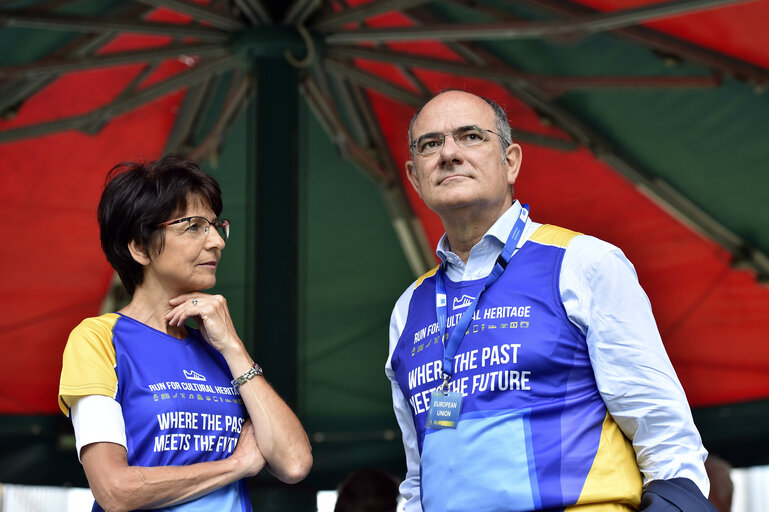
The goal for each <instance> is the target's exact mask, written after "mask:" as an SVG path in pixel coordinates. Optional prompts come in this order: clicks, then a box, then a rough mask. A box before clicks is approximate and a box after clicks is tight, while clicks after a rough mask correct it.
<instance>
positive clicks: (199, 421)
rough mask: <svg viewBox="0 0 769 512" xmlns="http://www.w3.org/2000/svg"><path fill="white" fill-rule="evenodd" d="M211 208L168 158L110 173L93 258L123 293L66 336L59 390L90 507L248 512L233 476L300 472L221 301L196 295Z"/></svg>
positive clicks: (207, 187) (285, 476) (190, 166)
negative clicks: (119, 302) (115, 307)
mask: <svg viewBox="0 0 769 512" xmlns="http://www.w3.org/2000/svg"><path fill="white" fill-rule="evenodd" d="M221 211H222V201H221V192H220V190H219V186H218V185H217V183H216V182H215V181H214V180H213V178H211V177H210V176H208V175H207V174H205V173H204V172H203V171H201V170H200V168H199V167H198V166H197V165H196V164H194V163H192V162H189V161H185V160H182V159H179V158H177V157H172V156H167V157H164V158H161V159H160V160H157V161H155V162H151V163H149V164H135V163H127V164H120V165H118V166H116V167H115V168H113V169H112V171H110V174H109V175H108V183H107V185H106V187H105V189H104V192H103V194H102V197H101V202H100V203H99V210H98V218H99V227H100V231H101V243H102V248H103V250H104V253H105V254H106V256H107V260H108V261H109V262H110V264H111V265H112V266H113V267H114V268H115V270H116V271H117V273H118V275H119V276H120V279H121V281H122V282H123V284H124V285H125V287H126V288H127V290H128V292H129V294H131V295H132V296H133V297H132V300H131V302H130V303H129V304H128V305H127V306H126V307H124V308H123V309H121V310H120V311H118V312H117V313H108V314H105V315H102V316H100V317H96V318H87V319H86V320H84V321H83V322H82V323H81V324H80V325H79V326H78V327H76V328H75V329H74V330H73V331H72V333H71V334H70V337H69V340H68V342H67V346H66V348H65V350H64V361H63V369H62V375H61V383H60V386H59V403H60V406H61V408H62V411H64V413H65V414H68V415H70V417H71V418H72V423H73V426H74V429H75V437H76V441H77V449H78V455H79V457H80V460H81V462H82V464H83V468H84V470H85V473H86V476H87V477H88V482H89V484H90V486H91V491H92V492H93V494H94V497H95V498H96V503H94V507H93V510H96V511H100V510H107V511H113V510H115V511H124V510H125V511H129V510H136V509H142V510H144V509H155V510H173V511H193V510H194V511H212V512H213V511H216V512H219V511H228V512H229V511H238V512H245V511H250V510H251V504H250V502H249V500H248V492H247V488H246V486H245V481H244V480H243V479H244V478H246V477H250V476H254V475H256V474H257V473H258V472H259V471H260V470H261V469H262V468H263V467H264V466H266V467H267V469H268V470H269V471H270V472H271V473H272V474H273V475H275V476H276V477H277V478H278V479H280V480H282V481H284V482H288V483H294V482H298V481H300V480H301V479H302V478H304V477H305V476H306V475H307V473H308V472H309V470H310V467H311V466H312V456H311V454H310V444H309V441H308V439H307V435H306V434H305V432H304V430H303V428H302V426H301V424H300V423H299V420H298V419H297V418H296V416H295V415H294V414H293V413H292V412H291V410H290V409H289V407H288V406H287V405H286V404H285V403H284V402H283V401H282V400H281V399H280V397H278V395H277V394H276V393H275V392H274V391H273V390H272V388H271V387H270V386H269V384H267V382H266V380H265V379H264V378H263V377H262V371H261V368H260V367H259V366H258V365H256V364H255V363H254V362H253V360H252V359H251V357H250V356H249V355H248V352H247V351H246V349H245V347H244V346H243V343H242V341H241V340H240V338H238V335H237V333H236V331H235V327H234V326H233V324H232V320H231V318H230V313H229V311H228V309H227V302H226V301H225V299H224V298H223V297H222V296H218V295H208V294H205V293H201V292H200V290H206V289H209V288H211V287H212V286H214V284H216V268H217V266H218V264H219V259H220V257H221V253H222V249H223V248H224V245H225V241H226V239H227V236H228V234H229V222H228V221H226V220H224V219H219V218H218V217H219V214H220V213H221ZM188 319H193V320H194V321H195V322H196V323H197V325H198V327H199V330H197V329H191V328H187V327H186V326H185V322H186V321H187V320H188ZM233 379H234V380H233Z"/></svg>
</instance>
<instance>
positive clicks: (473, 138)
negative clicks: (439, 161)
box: [411, 126, 510, 155]
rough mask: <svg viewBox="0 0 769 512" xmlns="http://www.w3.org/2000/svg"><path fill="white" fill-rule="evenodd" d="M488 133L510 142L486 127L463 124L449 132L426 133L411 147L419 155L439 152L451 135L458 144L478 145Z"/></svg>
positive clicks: (463, 145)
mask: <svg viewBox="0 0 769 512" xmlns="http://www.w3.org/2000/svg"><path fill="white" fill-rule="evenodd" d="M487 133H493V134H494V135H496V136H497V137H499V138H500V139H502V140H503V141H504V142H505V144H510V142H509V141H507V140H505V138H504V137H502V136H501V135H500V134H498V133H497V132H494V131H492V130H486V129H485V128H479V127H478V126H462V127H460V128H457V129H456V130H454V131H452V132H448V133H437V132H433V133H426V134H424V135H422V136H421V137H419V138H418V139H417V140H415V141H414V142H412V143H411V149H413V150H414V151H415V152H416V153H417V154H418V155H431V154H433V153H437V152H438V151H440V149H441V148H442V147H443V144H444V143H445V142H446V137H448V136H449V135H451V136H452V137H453V138H454V142H456V143H457V145H458V146H462V147H470V146H477V145H478V144H480V143H481V142H483V141H485V140H486V134H487Z"/></svg>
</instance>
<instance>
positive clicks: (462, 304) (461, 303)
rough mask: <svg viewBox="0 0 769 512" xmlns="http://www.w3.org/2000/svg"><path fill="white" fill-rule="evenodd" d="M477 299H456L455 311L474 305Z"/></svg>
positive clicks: (468, 297)
mask: <svg viewBox="0 0 769 512" xmlns="http://www.w3.org/2000/svg"><path fill="white" fill-rule="evenodd" d="M474 300H475V297H470V296H469V295H462V296H461V297H454V309H460V308H466V307H467V306H469V305H470V304H472V303H473V301H474Z"/></svg>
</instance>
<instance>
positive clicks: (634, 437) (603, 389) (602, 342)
mask: <svg viewBox="0 0 769 512" xmlns="http://www.w3.org/2000/svg"><path fill="white" fill-rule="evenodd" d="M561 295H562V298H563V301H564V307H565V308H566V311H567V314H568V315H569V318H570V320H571V321H572V322H573V323H574V324H575V325H577V326H578V327H579V328H580V330H582V332H583V333H584V334H585V335H586V339H587V345H588V350H589V353H590V360H591V364H592V365H593V371H594V373H595V377H596V382H597V384H598V389H599V391H600V393H601V396H602V397H603V400H604V402H605V403H606V407H607V409H608V411H609V413H610V414H611V415H612V417H613V418H614V419H615V421H616V422H617V424H618V425H619V426H620V428H621V429H622V431H623V432H624V433H625V435H626V436H627V437H628V438H629V439H631V441H632V442H633V448H634V450H635V452H636V460H637V462H638V466H639V468H640V469H641V472H642V473H643V475H644V482H645V488H646V489H648V485H649V482H651V481H655V480H671V479H675V478H684V479H688V480H691V481H692V482H694V484H696V487H697V488H698V490H699V492H700V493H701V494H702V495H703V496H707V493H708V488H709V483H708V478H707V475H706V474H705V468H704V464H703V462H704V459H705V457H706V456H707V451H706V450H705V449H704V447H703V446H702V440H701V438H700V435H699V432H698V431H697V428H696V427H695V425H694V421H693V419H692V415H691V411H690V409H689V405H688V402H687V400H686V395H685V394H684V391H683V388H682V387H681V384H680V382H679V380H678V377H677V376H676V374H675V371H674V370H673V367H672V365H671V364H670V360H669V359H668V356H667V353H666V352H665V349H664V346H663V345H662V340H661V338H660V335H659V332H658V330H657V325H656V322H655V320H654V316H653V315H652V311H651V305H650V303H649V300H648V298H647V297H646V294H645V293H644V291H643V290H642V289H641V286H640V285H639V284H638V280H637V277H636V274H635V270H634V269H633V266H632V264H631V263H630V262H629V261H628V260H627V258H625V256H624V255H623V254H622V252H621V251H620V250H619V249H617V248H616V247H613V246H611V245H610V244H607V243H605V242H602V241H600V240H598V239H595V238H593V237H587V236H578V237H576V238H575V239H574V240H572V242H571V244H570V245H569V248H568V250H567V252H566V256H565V257H564V262H563V268H562V272H561ZM703 499H704V498H703Z"/></svg>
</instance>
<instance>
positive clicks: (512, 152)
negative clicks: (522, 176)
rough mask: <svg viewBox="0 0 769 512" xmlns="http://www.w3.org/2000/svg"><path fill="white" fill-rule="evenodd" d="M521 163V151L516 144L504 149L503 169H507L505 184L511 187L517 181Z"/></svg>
mask: <svg viewBox="0 0 769 512" xmlns="http://www.w3.org/2000/svg"><path fill="white" fill-rule="evenodd" d="M522 161H523V150H521V146H519V145H518V144H510V145H509V146H507V148H505V167H507V182H508V184H509V185H513V184H514V183H515V180H517V179H518V172H519V171H520V170H521V162H522Z"/></svg>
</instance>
